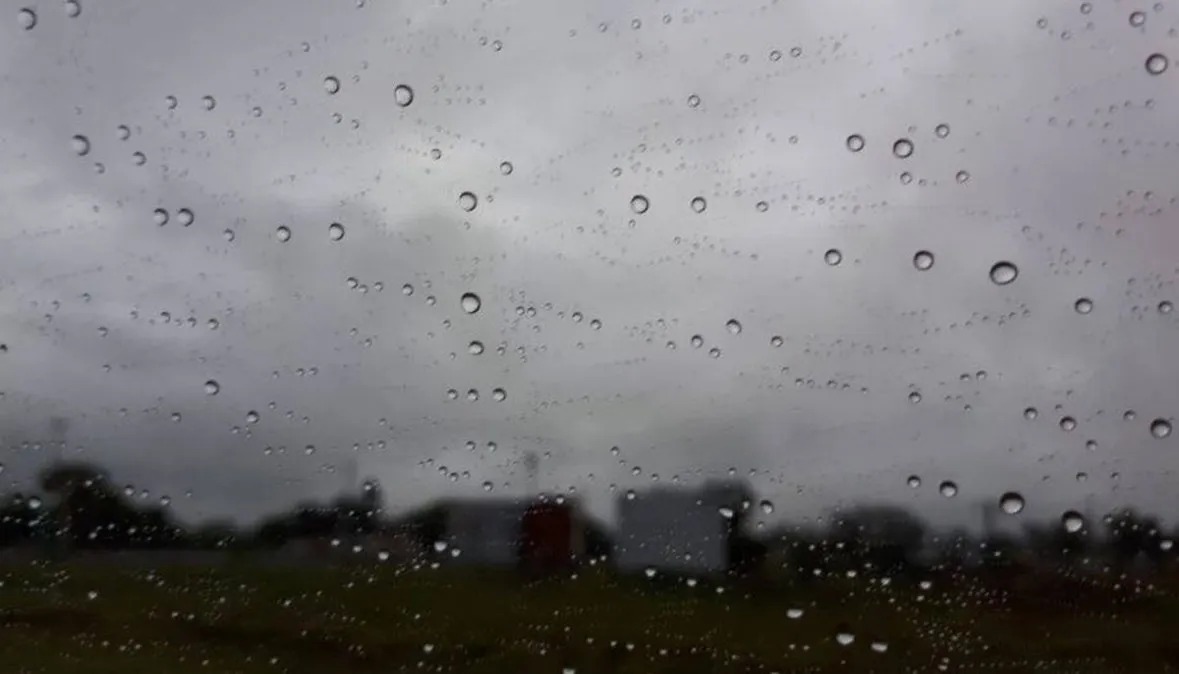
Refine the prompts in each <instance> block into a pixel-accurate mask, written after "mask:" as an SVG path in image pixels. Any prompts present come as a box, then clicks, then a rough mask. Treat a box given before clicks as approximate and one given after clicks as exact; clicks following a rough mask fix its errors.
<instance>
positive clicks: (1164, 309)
mask: <svg viewBox="0 0 1179 674" xmlns="http://www.w3.org/2000/svg"><path fill="white" fill-rule="evenodd" d="M1174 308H1175V305H1173V304H1171V301H1170V300H1163V301H1162V302H1159V313H1160V314H1169V313H1171V310H1172V309H1174Z"/></svg>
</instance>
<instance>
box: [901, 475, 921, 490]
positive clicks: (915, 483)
mask: <svg viewBox="0 0 1179 674" xmlns="http://www.w3.org/2000/svg"><path fill="white" fill-rule="evenodd" d="M905 484H907V485H909V488H910V489H916V488H918V487H920V486H921V478H920V477H919V476H917V475H910V476H909V479H908V480H905Z"/></svg>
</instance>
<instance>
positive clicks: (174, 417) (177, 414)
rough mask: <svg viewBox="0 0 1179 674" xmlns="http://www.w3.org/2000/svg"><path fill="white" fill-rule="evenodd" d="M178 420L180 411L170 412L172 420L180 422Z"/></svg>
mask: <svg viewBox="0 0 1179 674" xmlns="http://www.w3.org/2000/svg"><path fill="white" fill-rule="evenodd" d="M180 420H181V416H180V413H179V412H173V413H172V421H174V422H176V423H180Z"/></svg>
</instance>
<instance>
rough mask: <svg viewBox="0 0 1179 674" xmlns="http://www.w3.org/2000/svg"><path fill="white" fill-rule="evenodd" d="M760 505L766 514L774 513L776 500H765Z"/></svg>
mask: <svg viewBox="0 0 1179 674" xmlns="http://www.w3.org/2000/svg"><path fill="white" fill-rule="evenodd" d="M758 505H759V506H760V507H761V512H762V513H763V514H765V515H771V514H773V512H774V502H773V501H769V500H763V501H762V502H761V503H760V504H758Z"/></svg>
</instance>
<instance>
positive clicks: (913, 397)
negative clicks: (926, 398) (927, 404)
mask: <svg viewBox="0 0 1179 674" xmlns="http://www.w3.org/2000/svg"><path fill="white" fill-rule="evenodd" d="M909 402H911V403H913V404H914V405H916V404H917V403H919V402H921V392H920V391H909Z"/></svg>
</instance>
